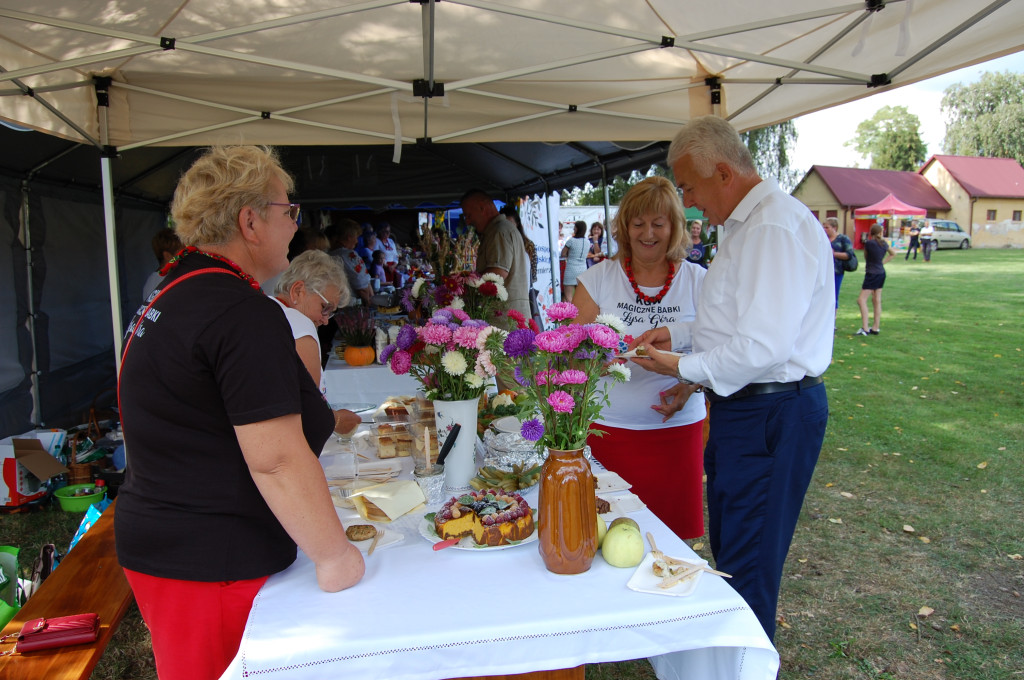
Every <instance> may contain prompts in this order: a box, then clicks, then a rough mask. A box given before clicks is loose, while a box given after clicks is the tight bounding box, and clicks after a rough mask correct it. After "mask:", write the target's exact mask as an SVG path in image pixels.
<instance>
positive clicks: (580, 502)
mask: <svg viewBox="0 0 1024 680" xmlns="http://www.w3.org/2000/svg"><path fill="white" fill-rule="evenodd" d="M596 518H597V505H596V501H595V498H594V474H593V473H592V472H591V471H590V463H589V462H588V461H587V459H586V458H585V457H584V455H583V451H582V449H581V450H577V451H559V450H557V449H548V458H547V460H546V461H544V465H543V466H542V467H541V472H540V499H539V501H538V517H537V525H538V526H537V531H538V534H539V536H538V543H539V544H540V555H541V558H542V559H543V560H544V566H546V567H547V568H548V571H552V572H554V573H556V574H582V573H583V572H585V571H587V570H588V569H590V564H591V562H593V561H594V555H596V554H597V519H596Z"/></svg>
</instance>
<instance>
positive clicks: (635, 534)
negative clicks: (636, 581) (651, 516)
mask: <svg viewBox="0 0 1024 680" xmlns="http://www.w3.org/2000/svg"><path fill="white" fill-rule="evenodd" d="M601 555H603V556H604V561H605V562H607V563H608V564H610V565H612V566H613V567H635V566H636V565H638V564H640V562H642V561H643V559H644V539H643V538H641V537H640V532H639V531H638V530H636V529H634V528H633V527H632V526H630V525H629V524H627V523H625V522H623V523H620V524H617V525H614V526H612V527H610V528H609V529H608V533H606V534H605V536H604V542H603V543H602V544H601Z"/></svg>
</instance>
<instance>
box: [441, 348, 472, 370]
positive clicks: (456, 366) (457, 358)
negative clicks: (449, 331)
mask: <svg viewBox="0 0 1024 680" xmlns="http://www.w3.org/2000/svg"><path fill="white" fill-rule="evenodd" d="M441 365H442V366H443V367H444V372H445V373H447V374H448V375H462V374H463V373H465V372H466V368H467V367H468V366H469V364H467V363H466V357H464V356H462V352H459V351H457V350H449V351H447V352H445V353H444V356H443V357H441Z"/></svg>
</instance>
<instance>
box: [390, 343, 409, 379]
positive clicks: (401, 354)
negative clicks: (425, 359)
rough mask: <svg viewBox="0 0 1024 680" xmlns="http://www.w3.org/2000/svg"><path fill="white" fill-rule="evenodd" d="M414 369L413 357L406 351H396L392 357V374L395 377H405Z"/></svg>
mask: <svg viewBox="0 0 1024 680" xmlns="http://www.w3.org/2000/svg"><path fill="white" fill-rule="evenodd" d="M411 367H412V355H411V354H409V353H408V352H406V351H405V350H404V349H396V350H395V352H394V354H392V355H391V372H392V373H394V374H395V375H405V374H406V373H408V372H409V369H410V368H411Z"/></svg>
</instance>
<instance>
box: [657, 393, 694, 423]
mask: <svg viewBox="0 0 1024 680" xmlns="http://www.w3.org/2000/svg"><path fill="white" fill-rule="evenodd" d="M698 389H700V385H688V384H686V383H679V384H678V385H676V386H675V387H672V388H670V389H667V390H665V391H664V392H659V393H658V396H659V397H660V398H661V403H660V404H654V405H652V406H651V408H652V409H654V410H655V411H657V412H658V413H660V414H661V415H663V416H665V417H664V418H662V420H661V422H663V423H664V422H668V419H669V418H671V417H672V416H674V415H675V414H676V413H677V412H678V411H680V410H682V408H683V406H685V405H686V402H687V401H688V400H689V399H690V397H691V396H692V395H693V393H694V392H696V391H697V390H698Z"/></svg>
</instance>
